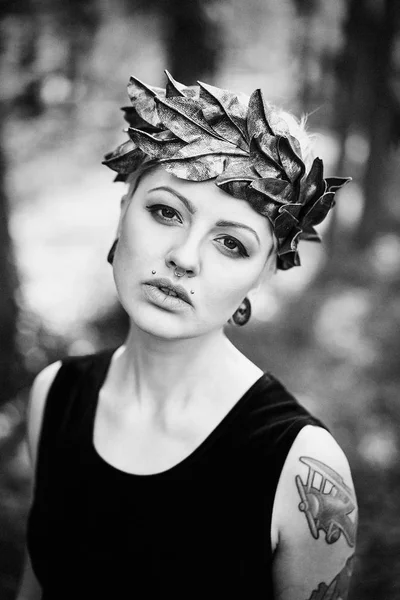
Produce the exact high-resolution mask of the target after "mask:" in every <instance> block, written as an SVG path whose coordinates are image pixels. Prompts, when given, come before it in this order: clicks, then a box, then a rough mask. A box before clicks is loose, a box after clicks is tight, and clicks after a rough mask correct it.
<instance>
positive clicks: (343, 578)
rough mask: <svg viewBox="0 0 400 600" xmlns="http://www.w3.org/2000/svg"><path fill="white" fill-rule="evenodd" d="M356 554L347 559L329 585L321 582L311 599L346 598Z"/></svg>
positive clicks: (329, 599)
mask: <svg viewBox="0 0 400 600" xmlns="http://www.w3.org/2000/svg"><path fill="white" fill-rule="evenodd" d="M353 564H354V554H353V555H352V556H350V558H348V559H347V562H346V564H345V565H344V567H343V569H342V570H341V571H340V573H338V574H337V575H336V577H335V578H334V579H332V581H331V583H330V584H329V585H326V583H320V584H319V586H318V588H317V589H316V590H314V591H313V593H312V594H311V596H310V598H309V600H346V598H347V593H348V591H349V587H350V578H351V573H352V571H353Z"/></svg>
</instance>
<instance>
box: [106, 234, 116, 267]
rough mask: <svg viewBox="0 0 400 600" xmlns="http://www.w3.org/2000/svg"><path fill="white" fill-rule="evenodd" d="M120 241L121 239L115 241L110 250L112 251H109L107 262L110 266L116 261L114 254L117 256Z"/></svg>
mask: <svg viewBox="0 0 400 600" xmlns="http://www.w3.org/2000/svg"><path fill="white" fill-rule="evenodd" d="M118 239H119V238H117V239H115V240H114V242H113V245H112V246H111V248H110V250H109V252H108V254H107V262H109V263H110V265H112V264H113V261H114V254H115V249H116V247H117V244H118Z"/></svg>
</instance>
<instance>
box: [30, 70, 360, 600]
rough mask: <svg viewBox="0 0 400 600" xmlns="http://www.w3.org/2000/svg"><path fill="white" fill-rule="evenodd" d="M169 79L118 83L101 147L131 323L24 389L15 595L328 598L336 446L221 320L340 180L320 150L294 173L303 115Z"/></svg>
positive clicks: (352, 518) (341, 468) (347, 540)
mask: <svg viewBox="0 0 400 600" xmlns="http://www.w3.org/2000/svg"><path fill="white" fill-rule="evenodd" d="M167 75H168V83H167V87H166V90H162V89H159V88H152V87H150V86H147V85H145V84H143V83H142V82H140V81H139V80H137V79H134V78H132V79H131V81H130V84H129V86H128V91H129V94H130V97H131V101H132V107H130V108H128V109H125V116H126V119H127V121H128V123H129V125H130V127H129V129H128V133H129V135H130V138H131V139H130V140H129V141H128V142H126V143H125V144H123V145H122V146H120V147H119V148H118V149H117V150H116V151H115V152H113V153H111V154H109V155H107V156H106V159H105V163H106V164H107V165H108V166H110V167H111V168H113V169H114V170H116V171H117V172H118V176H117V179H118V180H124V181H127V183H128V185H129V189H128V193H127V194H126V195H125V196H124V197H123V198H122V201H121V213H120V219H119V223H118V230H117V237H116V241H115V242H114V244H113V246H112V249H111V251H110V253H109V256H108V260H109V262H110V263H111V264H112V265H113V272H114V279H115V283H116V287H117V290H118V295H119V298H120V301H121V303H122V305H123V306H124V308H125V310H126V312H127V313H128V315H129V318H130V330H129V333H128V336H127V338H126V340H125V342H124V344H123V345H122V346H121V347H119V348H117V349H112V350H107V351H103V352H99V353H96V354H93V355H87V356H83V357H69V358H67V359H65V360H63V361H58V362H56V363H54V364H52V365H50V366H48V367H47V368H46V369H44V370H43V371H42V372H41V373H40V374H39V375H38V376H37V378H36V380H35V382H34V385H33V388H32V394H31V401H30V410H29V442H30V449H31V455H32V461H33V466H34V469H35V492H34V500H33V505H32V509H31V511H30V515H29V524H28V549H29V555H30V558H28V559H27V564H26V568H25V572H24V578H23V582H22V586H21V590H20V594H19V596H18V599H19V600H22V599H26V598H40V597H43V598H44V599H45V600H52V599H54V598H57V599H60V598H71V597H75V598H98V597H109V598H122V597H124V598H125V597H127V598H128V597H129V598H131V597H132V598H161V597H169V596H170V597H174V598H189V599H190V598H249V599H252V600H253V599H256V598H263V599H267V598H273V599H275V600H276V599H279V600H303V599H304V600H307V599H308V600H317V599H318V600H323V599H328V598H329V599H333V598H335V599H337V600H339V599H344V598H346V596H347V590H348V585H349V580H350V575H351V569H352V563H353V553H354V547H355V534H356V526H357V504H356V499H355V494H354V488H353V484H352V479H351V474H350V470H349V466H348V463H347V460H346V458H345V456H344V454H343V452H342V450H341V449H340V448H339V446H338V444H337V443H336V442H335V440H334V439H333V437H332V436H331V434H330V433H329V432H328V431H327V429H326V427H325V426H324V425H323V424H322V423H321V422H320V421H319V420H317V419H316V418H314V417H313V416H312V415H310V414H309V412H307V411H306V409H305V408H303V407H302V406H301V405H300V404H299V403H298V402H297V401H296V400H295V398H293V396H292V395H291V394H290V393H289V392H288V391H287V390H286V389H285V388H284V387H283V386H282V384H281V383H280V382H279V381H277V379H276V378H275V377H274V376H273V375H272V374H270V373H268V372H266V373H264V372H263V371H262V370H261V369H259V368H258V367H257V366H256V365H255V364H253V363H252V362H251V361H250V360H249V359H248V358H246V357H245V356H244V355H243V354H242V353H241V352H239V350H237V349H236V348H235V347H234V346H233V345H232V344H231V343H230V342H229V341H228V339H227V338H226V336H225V334H224V330H223V328H224V325H225V323H226V322H227V321H228V320H230V321H231V322H233V323H236V324H238V325H243V324H245V323H246V322H247V321H248V319H249V318H250V312H251V305H250V302H249V300H248V295H249V293H256V291H257V289H258V288H259V287H260V285H261V284H262V283H263V282H265V281H266V280H268V279H269V278H270V277H272V276H273V273H274V272H275V270H276V268H281V269H288V268H290V267H292V266H297V265H299V264H300V261H299V256H298V250H297V242H298V240H299V238H300V237H302V238H305V239H314V240H316V239H319V238H318V236H317V233H316V231H315V229H314V227H313V226H314V225H315V224H318V223H319V222H321V221H322V220H323V218H324V217H325V215H326V214H327V212H328V211H329V209H330V208H331V206H332V205H333V203H334V194H335V191H336V190H337V189H339V188H340V187H341V185H343V184H344V183H346V181H347V180H345V179H339V178H333V179H324V178H323V171H322V161H321V160H320V159H318V158H317V159H315V160H314V161H313V162H312V165H311V166H309V168H308V169H306V166H305V163H304V161H306V160H307V157H306V154H307V149H306V148H305V145H304V142H303V141H302V142H301V143H302V145H303V148H302V147H301V144H300V142H299V140H298V139H297V138H299V137H300V138H301V137H304V133H302V127H301V126H300V125H298V124H296V122H295V121H294V120H293V119H292V118H290V116H288V115H287V114H286V113H283V112H282V111H279V110H278V109H276V108H274V107H272V106H271V105H270V104H268V103H267V102H265V101H264V99H263V97H262V94H261V92H260V91H259V90H256V91H255V92H254V93H253V94H252V96H251V97H250V99H248V98H245V97H243V96H239V95H237V94H234V93H232V92H228V91H226V90H221V89H219V88H215V87H212V86H208V85H206V84H199V86H194V87H185V86H183V85H182V84H179V83H178V82H176V81H175V80H173V78H172V77H171V76H170V75H169V74H168V73H167ZM39 440H40V444H39ZM32 566H33V569H32ZM42 592H43V596H41V594H42Z"/></svg>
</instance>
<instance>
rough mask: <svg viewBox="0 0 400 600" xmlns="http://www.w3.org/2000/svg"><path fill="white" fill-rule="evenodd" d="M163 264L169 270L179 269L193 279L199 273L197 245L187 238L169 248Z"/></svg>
mask: <svg viewBox="0 0 400 600" xmlns="http://www.w3.org/2000/svg"><path fill="white" fill-rule="evenodd" d="M165 263H166V265H167V267H168V268H170V269H180V270H181V271H182V273H183V274H185V275H187V276H188V277H195V276H196V275H198V274H199V272H200V257H199V244H198V243H196V241H195V240H194V239H193V238H190V237H189V236H187V237H186V238H185V239H184V240H183V241H182V242H180V243H177V244H175V245H174V246H173V248H171V250H170V251H169V252H168V254H167V256H166V258H165Z"/></svg>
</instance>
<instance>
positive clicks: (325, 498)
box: [295, 456, 357, 600]
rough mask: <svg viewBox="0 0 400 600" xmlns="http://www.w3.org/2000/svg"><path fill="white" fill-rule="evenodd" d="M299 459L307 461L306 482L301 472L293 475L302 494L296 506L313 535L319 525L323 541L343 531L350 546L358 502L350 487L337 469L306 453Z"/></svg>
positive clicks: (352, 542)
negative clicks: (323, 534) (303, 515)
mask: <svg viewBox="0 0 400 600" xmlns="http://www.w3.org/2000/svg"><path fill="white" fill-rule="evenodd" d="M300 461H301V462H302V463H304V464H305V465H307V467H308V475H307V481H306V482H305V483H303V481H302V479H301V477H300V475H296V477H295V481H296V485H297V489H298V492H299V494H300V498H301V502H300V504H299V509H300V510H301V511H302V512H304V514H305V516H306V518H307V523H308V526H309V528H310V531H311V534H312V536H313V537H314V538H315V539H318V538H319V530H320V529H322V531H324V532H325V540H326V542H327V543H328V544H333V543H334V542H336V541H337V540H338V539H339V538H340V535H341V534H343V536H344V537H345V539H346V541H347V543H348V545H349V546H350V547H351V548H353V547H354V545H355V538H356V531H357V503H356V498H355V495H354V492H353V490H352V489H351V488H349V487H348V486H347V485H346V484H345V483H344V481H343V478H342V477H341V476H340V475H339V473H336V471H334V470H333V469H331V468H330V467H328V465H325V464H324V463H323V462H320V461H319V460H316V459H315V458H310V457H308V456H301V457H300ZM313 600H314V599H313Z"/></svg>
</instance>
